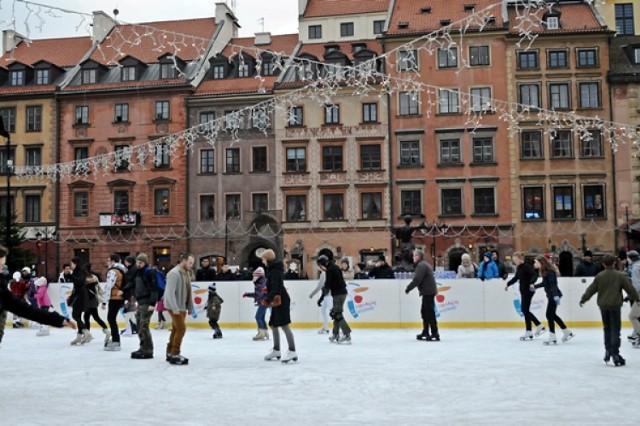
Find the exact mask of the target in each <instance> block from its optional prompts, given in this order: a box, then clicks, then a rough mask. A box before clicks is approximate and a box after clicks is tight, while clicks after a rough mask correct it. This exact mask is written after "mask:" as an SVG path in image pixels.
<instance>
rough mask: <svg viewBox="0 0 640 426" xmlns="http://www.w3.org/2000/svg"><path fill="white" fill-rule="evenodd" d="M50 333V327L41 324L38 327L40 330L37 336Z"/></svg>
mask: <svg viewBox="0 0 640 426" xmlns="http://www.w3.org/2000/svg"><path fill="white" fill-rule="evenodd" d="M48 335H49V327H48V326H46V325H41V326H40V328H39V329H38V332H37V333H36V336H38V337H41V336H48Z"/></svg>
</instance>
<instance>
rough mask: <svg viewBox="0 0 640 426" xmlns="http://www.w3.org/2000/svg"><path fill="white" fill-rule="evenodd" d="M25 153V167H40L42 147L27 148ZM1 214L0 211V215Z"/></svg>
mask: <svg viewBox="0 0 640 426" xmlns="http://www.w3.org/2000/svg"><path fill="white" fill-rule="evenodd" d="M25 154H26V157H27V167H40V166H41V165H42V148H40V147H37V148H27V149H26V150H25ZM1 214H2V213H1V212H0V215H1Z"/></svg>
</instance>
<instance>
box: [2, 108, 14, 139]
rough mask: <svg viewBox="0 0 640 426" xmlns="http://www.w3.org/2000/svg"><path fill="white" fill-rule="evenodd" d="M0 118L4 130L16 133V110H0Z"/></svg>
mask: <svg viewBox="0 0 640 426" xmlns="http://www.w3.org/2000/svg"><path fill="white" fill-rule="evenodd" d="M0 118H1V119H2V122H3V124H4V128H5V130H6V131H7V132H9V133H15V131H16V109H15V108H0Z"/></svg>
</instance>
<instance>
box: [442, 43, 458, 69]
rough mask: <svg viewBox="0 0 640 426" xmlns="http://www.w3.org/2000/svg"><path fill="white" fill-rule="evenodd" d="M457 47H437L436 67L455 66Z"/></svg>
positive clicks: (456, 64)
mask: <svg viewBox="0 0 640 426" xmlns="http://www.w3.org/2000/svg"><path fill="white" fill-rule="evenodd" d="M457 67H458V48H457V47H450V48H448V49H442V48H439V49H438V68H457Z"/></svg>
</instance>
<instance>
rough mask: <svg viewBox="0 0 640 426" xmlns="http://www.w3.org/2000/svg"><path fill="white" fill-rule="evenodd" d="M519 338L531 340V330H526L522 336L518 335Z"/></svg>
mask: <svg viewBox="0 0 640 426" xmlns="http://www.w3.org/2000/svg"><path fill="white" fill-rule="evenodd" d="M520 340H522V341H525V340H533V333H532V332H531V330H527V331H526V332H525V333H524V334H523V335H522V336H520Z"/></svg>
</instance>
